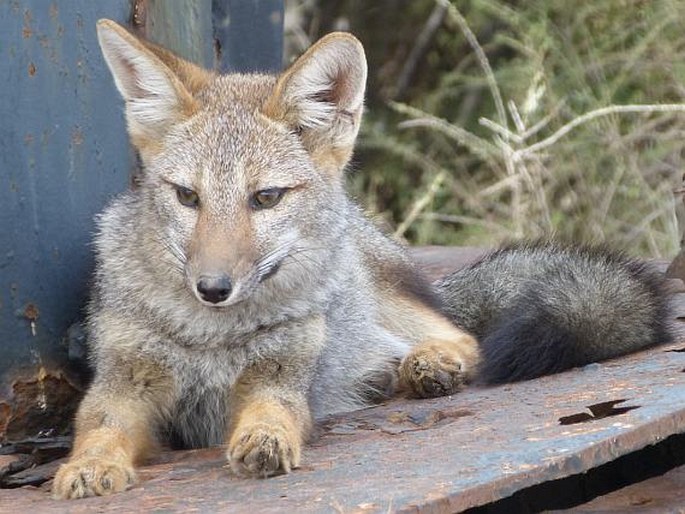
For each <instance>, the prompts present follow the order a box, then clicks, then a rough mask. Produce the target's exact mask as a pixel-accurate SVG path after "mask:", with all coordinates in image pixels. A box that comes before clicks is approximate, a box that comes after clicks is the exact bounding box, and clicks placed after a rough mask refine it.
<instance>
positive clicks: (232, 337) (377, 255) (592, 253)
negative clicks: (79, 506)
mask: <svg viewBox="0 0 685 514" xmlns="http://www.w3.org/2000/svg"><path fill="white" fill-rule="evenodd" d="M97 28H98V37H99V41H100V45H101V48H102V52H103V54H104V57H105V60H106V61H107V64H108V66H109V68H110V70H111V72H112V75H113V77H114V81H115V83H116V86H117V88H118V89H119V91H120V93H121V95H122V96H123V98H124V101H125V104H126V119H127V124H128V131H129V134H130V137H131V141H132V143H133V145H134V146H135V147H136V149H137V150H138V152H139V154H140V156H141V161H142V163H143V167H144V172H143V176H142V181H141V184H140V186H139V188H137V189H135V190H132V191H128V192H125V193H123V194H122V195H120V196H119V197H117V198H115V199H114V200H113V201H112V202H111V203H110V204H109V206H108V207H107V208H106V209H105V210H104V212H103V213H102V215H101V216H100V217H99V222H98V224H99V230H98V233H97V235H96V238H95V248H96V272H95V280H94V291H93V297H92V300H91V302H90V305H89V316H88V327H89V340H90V348H91V359H92V364H93V366H94V368H95V377H94V380H93V383H92V385H91V386H90V388H89V390H88V392H87V394H86V396H85V398H84V399H83V401H82V403H81V406H80V408H79V411H78V414H77V418H76V425H75V430H76V434H75V441H74V448H73V451H72V455H71V457H70V460H69V461H68V462H67V463H66V464H64V465H63V466H62V467H61V468H60V469H59V471H58V473H57V475H56V477H55V481H54V485H53V494H54V495H55V497H58V498H79V497H83V496H90V495H101V494H109V493H112V492H116V491H121V490H124V489H126V488H127V487H129V486H130V485H131V484H132V483H133V482H134V481H135V469H134V467H135V465H136V464H138V463H139V462H140V461H141V460H142V459H143V458H145V457H146V456H147V455H149V454H150V453H151V452H153V451H154V449H155V448H156V447H157V444H158V441H160V440H161V439H163V438H166V437H168V438H169V440H171V441H172V442H173V443H174V444H176V445H179V446H184V447H199V446H208V445H220V444H225V445H226V454H227V458H228V461H229V463H230V466H231V468H232V470H233V471H234V472H235V473H240V474H246V475H251V476H262V477H264V476H269V475H273V474H276V473H281V472H288V471H290V470H291V469H292V468H295V467H297V466H298V465H299V463H300V455H301V449H302V445H303V444H304V442H305V441H306V440H307V437H308V435H309V433H310V430H311V427H312V424H313V423H314V422H315V421H316V420H317V419H318V418H320V417H322V416H325V415H327V414H330V413H333V412H339V411H345V410H350V409H355V408H358V407H361V406H364V405H367V404H369V403H370V402H373V401H377V400H379V399H383V398H387V397H388V396H390V395H392V394H394V393H395V391H397V390H402V389H403V390H408V391H409V392H412V393H413V394H415V395H417V396H423V397H427V396H438V395H444V394H451V393H454V392H456V391H458V390H459V389H460V388H461V387H462V385H463V384H465V383H467V382H470V381H474V380H475V381H479V380H480V381H486V382H498V381H504V380H517V379H523V378H530V377H533V376H537V375H539V374H542V373H550V372H555V371H560V370H562V369H565V368H568V367H571V366H578V365H581V364H584V363H587V362H591V361H594V360H597V359H605V358H609V357H612V356H615V355H619V354H622V353H626V352H630V351H635V350H637V349H639V348H642V347H645V346H649V345H652V344H655V343H658V342H666V341H667V340H668V339H669V333H668V330H667V328H666V326H665V325H664V323H663V320H664V319H665V317H664V312H665V309H666V300H665V293H664V287H663V280H662V278H661V277H660V275H659V274H658V273H656V272H655V271H653V270H651V269H649V268H648V267H646V266H643V265H642V264H639V263H637V262H636V261H632V260H630V259H628V258H625V257H621V256H616V255H615V254H612V253H609V252H605V251H600V250H589V249H578V248H573V247H560V246H557V245H554V244H547V243H540V244H536V245H530V246H518V247H510V248H507V249H503V250H499V251H497V252H495V253H493V254H491V255H490V256H488V257H485V258H484V259H483V260H482V261H480V262H479V263H477V264H474V265H473V266H470V267H468V268H466V269H464V270H462V271H459V272H457V273H455V274H453V275H451V276H449V277H447V278H446V279H445V280H443V281H441V282H440V283H439V284H437V285H436V286H434V285H432V284H430V283H429V282H427V281H426V279H425V278H424V277H423V276H422V274H421V273H420V272H419V271H418V270H417V268H416V267H415V266H414V264H413V263H412V262H411V260H410V259H409V258H408V257H407V254H406V253H405V250H404V249H403V248H402V247H401V246H399V245H398V244H396V243H394V242H393V241H391V240H390V239H389V238H388V237H387V236H385V235H383V234H382V233H381V232H380V231H379V230H377V229H376V228H375V227H374V226H373V225H372V224H371V223H370V222H369V221H368V220H367V219H366V218H365V217H364V215H363V214H362V212H361V211H360V209H359V208H358V207H357V206H356V205H355V204H354V203H353V202H352V201H351V200H350V199H349V197H348V196H347V195H346V192H345V184H344V174H343V170H344V168H345V166H346V164H347V162H348V160H349V159H350V156H351V153H352V149H353V145H354V141H355V138H356V135H357V132H358V129H359V124H360V120H361V115H362V108H363V98H364V89H365V81H366V61H365V57H364V51H363V48H362V46H361V44H360V43H359V42H358V41H357V40H356V39H355V38H354V37H353V36H351V35H350V34H343V33H334V34H330V35H328V36H326V37H324V38H323V39H321V40H320V41H319V42H318V43H316V44H315V45H314V46H313V47H311V48H310V49H309V50H308V51H307V52H306V53H305V54H304V55H303V56H302V57H300V58H299V59H298V60H297V61H296V62H295V63H294V64H293V65H292V66H291V67H290V68H288V69H287V70H286V71H285V72H284V73H283V74H281V75H280V76H270V75H259V74H254V75H238V74H233V75H225V76H219V75H216V74H214V73H212V72H210V71H206V70H202V69H200V68H198V67H197V66H195V65H193V64H191V63H189V62H186V61H184V60H182V59H180V58H178V57H176V56H175V55H173V54H172V53H171V52H169V51H168V50H165V49H163V48H160V47H158V46H156V45H154V44H152V43H149V42H146V41H142V40H140V39H138V38H136V37H134V36H133V35H131V34H129V33H128V32H127V31H126V30H125V29H123V28H122V27H120V26H118V25H117V24H116V23H114V22H112V21H109V20H102V21H100V22H99V23H98V27H97ZM474 336H475V337H474ZM477 338H478V339H480V341H481V343H480V344H479V343H478V341H477Z"/></svg>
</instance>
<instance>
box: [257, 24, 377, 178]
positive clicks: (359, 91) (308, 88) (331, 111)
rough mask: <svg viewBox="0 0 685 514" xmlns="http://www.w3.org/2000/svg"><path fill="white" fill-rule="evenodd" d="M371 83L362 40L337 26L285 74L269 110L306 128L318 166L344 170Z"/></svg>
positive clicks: (298, 127)
mask: <svg viewBox="0 0 685 514" xmlns="http://www.w3.org/2000/svg"><path fill="white" fill-rule="evenodd" d="M365 87H366V57H365V56H364V48H363V47H362V44H361V43H360V42H359V40H358V39H357V38H355V37H354V36H353V35H352V34H348V33H344V32H334V33H332V34H328V35H327V36H325V37H323V38H322V39H320V40H319V41H318V42H317V43H316V44H315V45H313V46H312V47H311V48H310V49H309V50H307V52H305V54H304V55H302V56H301V57H300V58H299V59H298V60H297V61H295V63H294V64H293V65H292V66H291V67H290V68H289V69H288V70H286V71H285V72H284V73H283V75H281V77H280V78H279V79H278V82H277V83H276V87H275V90H274V93H273V94H272V96H271V97H270V98H269V100H268V101H267V103H266V104H265V107H264V114H266V115H267V116H269V117H270V118H272V119H275V120H278V121H283V122H285V123H287V124H288V125H289V126H291V127H292V128H293V129H294V130H297V131H298V132H300V133H301V137H302V141H303V143H304V146H305V148H306V149H307V150H308V151H309V153H310V155H311V157H312V160H313V161H314V163H315V164H316V166H317V167H318V168H320V169H322V170H323V171H326V172H328V173H330V174H333V175H338V174H340V173H341V172H342V170H343V168H344V167H345V165H346V164H347V162H348V161H349V159H350V156H351V155H352V149H353V147H354V140H355V138H356V137H357V132H359V125H360V122H361V117H362V111H363V108H364V89H365Z"/></svg>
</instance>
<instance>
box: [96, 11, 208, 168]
mask: <svg viewBox="0 0 685 514" xmlns="http://www.w3.org/2000/svg"><path fill="white" fill-rule="evenodd" d="M97 33H98V40H99V42H100V48H101V49H102V54H103V55H104V57H105V61H106V62H107V65H108V66H109V69H110V71H111V72H112V75H113V77H114V82H115V84H116V86H117V89H118V90H119V92H120V93H121V96H123V97H124V100H125V101H126V122H127V124H128V132H129V135H130V137H131V142H132V143H133V145H134V146H135V147H136V148H138V150H139V151H140V152H141V154H145V153H146V152H147V150H150V149H152V148H153V147H154V146H155V145H157V144H159V142H160V140H161V138H162V137H163V136H164V135H165V134H166V132H167V131H168V130H169V128H170V127H171V126H173V125H174V124H176V123H178V122H180V121H182V120H183V119H184V118H185V117H187V116H189V115H190V114H192V113H193V112H194V111H195V109H196V102H195V100H194V99H193V97H192V94H191V91H192V89H194V87H195V86H196V85H197V83H199V79H198V78H196V76H197V77H199V76H200V75H199V73H202V70H200V69H199V68H197V67H196V66H194V65H192V64H190V63H188V62H186V61H183V60H182V59H180V58H178V57H176V56H175V55H173V54H172V53H171V52H169V51H167V50H164V49H162V48H161V47H157V46H156V45H153V44H151V43H147V42H143V41H141V40H139V39H138V38H136V37H135V36H133V35H132V34H131V33H129V32H128V31H127V30H126V29H124V28H123V27H121V26H120V25H118V24H116V23H115V22H113V21H111V20H100V21H98V24H97ZM173 67H176V68H177V69H176V70H174V69H173ZM195 69H196V70H200V71H199V73H193V72H194V71H195ZM184 79H185V81H186V82H188V83H190V84H191V86H192V87H191V88H187V87H186V86H185V85H184V83H183V82H184ZM189 79H194V82H193V81H192V80H189ZM189 89H190V90H189ZM144 157H145V156H144V155H143V158H144Z"/></svg>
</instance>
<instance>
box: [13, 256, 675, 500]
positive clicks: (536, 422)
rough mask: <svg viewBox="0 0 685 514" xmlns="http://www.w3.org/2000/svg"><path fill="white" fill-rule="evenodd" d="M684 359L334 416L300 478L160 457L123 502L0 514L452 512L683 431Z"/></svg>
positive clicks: (34, 491) (663, 357) (218, 460)
mask: <svg viewBox="0 0 685 514" xmlns="http://www.w3.org/2000/svg"><path fill="white" fill-rule="evenodd" d="M419 253H420V255H418V256H417V258H418V259H419V260H420V261H421V262H422V265H423V266H424V267H426V269H428V270H429V271H430V270H431V269H433V272H431V274H433V275H435V274H437V275H439V274H442V273H443V272H444V271H445V268H448V267H451V266H452V265H451V264H448V261H449V262H450V263H453V262H457V261H461V262H464V261H467V260H472V259H473V258H474V257H475V256H476V254H477V251H476V252H475V253H474V252H472V253H469V254H468V255H467V254H466V253H464V252H460V251H459V250H456V249H451V250H431V249H428V250H421V251H420V252H419ZM431 266H433V268H431ZM436 270H437V271H436ZM683 296H685V295H683V294H682V293H679V294H677V295H676V298H675V301H674V304H675V306H676V307H677V310H676V312H675V313H674V316H678V315H682V314H683V313H685V299H684V298H683ZM683 346H684V344H683V343H682V342H681V343H679V344H675V345H672V346H670V347H660V348H655V349H652V350H650V351H646V352H641V353H638V354H635V355H632V356H629V357H626V358H623V359H617V360H614V361H611V362H607V363H602V364H593V365H590V366H586V367H584V368H581V369H576V370H572V371H570V372H566V373H561V374H559V375H556V376H553V377H545V378H542V379H538V380H532V381H528V382H523V383H518V384H511V385H505V386H500V387H490V388H476V387H472V388H469V389H467V390H465V391H464V392H462V393H460V394H458V395H455V396H452V397H446V398H439V399H435V400H410V399H397V400H394V401H392V402H389V403H387V404H385V405H382V406H379V407H375V408H371V409H366V410H363V411H359V412H354V413H350V414H346V415H341V416H336V417H333V418H331V419H329V420H327V421H326V422H324V423H323V424H322V426H321V430H320V437H319V438H318V439H317V440H316V441H315V442H313V443H312V444H311V445H310V446H309V447H308V448H307V451H306V452H305V457H304V461H303V465H302V468H301V469H298V470H296V471H295V472H293V473H291V474H290V475H287V476H280V477H275V478H270V479H266V480H256V479H243V478H238V477H235V476H232V475H231V473H230V471H229V470H228V469H226V467H225V463H224V458H223V451H222V450H221V449H219V448H214V449H207V450H198V451H189V452H167V453H165V454H164V455H162V456H161V457H160V458H159V459H158V460H157V461H155V462H153V463H151V464H150V465H148V466H146V467H144V468H143V469H142V470H141V472H140V477H141V482H140V484H139V485H137V486H136V487H134V488H133V489H132V490H130V491H128V492H126V493H123V494H120V495H115V496H112V497H105V498H89V499H85V500H79V501H76V502H57V501H53V500H51V499H50V497H49V493H48V492H47V490H48V487H49V482H48V483H46V484H45V485H44V486H43V487H41V488H33V487H24V488H20V489H9V490H1V491H0V512H30V511H35V512H72V513H79V512H83V513H86V512H141V511H153V510H157V509H161V510H164V511H165V512H188V511H191V510H193V509H197V510H198V511H201V512H221V511H230V512H388V511H393V512H394V511H399V512H457V511H460V510H463V509H466V508H469V507H474V506H479V505H485V504H488V503H491V502H493V501H496V500H498V499H501V498H505V497H508V496H510V495H511V494H513V493H514V492H516V491H518V490H521V489H524V488H526V487H530V486H533V485H535V484H539V483H543V482H546V481H549V480H554V479H558V478H562V477H566V476H569V475H573V474H577V473H581V472H583V471H586V470H588V469H590V468H593V467H596V466H599V465H601V464H604V463H606V462H609V461H612V460H614V459H616V458H617V457H619V456H622V455H625V454H628V453H631V452H634V451H636V450H639V449H641V448H643V447H645V446H647V445H651V444H655V443H658V442H659V441H662V440H663V439H665V438H666V437H668V436H670V435H672V434H677V433H681V432H684V431H685V375H684V374H683V371H685V352H683V351H675V350H682V349H683ZM619 400H623V401H622V402H621V403H618V404H616V405H615V409H619V408H621V407H635V408H633V409H631V410H627V411H626V412H623V413H621V414H616V415H612V413H613V412H615V411H614V409H612V407H611V406H610V405H608V404H607V402H616V401H619ZM597 404H604V406H603V407H601V408H594V412H595V415H594V417H592V416H590V418H592V419H588V420H586V421H584V422H579V423H573V424H561V422H560V420H562V419H566V420H567V421H572V420H574V419H580V418H583V417H584V418H588V416H577V415H578V414H582V413H589V412H590V411H589V410H588V407H589V406H593V405H597ZM597 413H599V415H598V414H597ZM602 416H604V417H602ZM55 466H56V464H55V463H53V464H52V465H49V466H47V467H46V468H45V471H44V472H45V473H46V474H48V475H50V474H51V473H53V472H54V467H55ZM33 472H34V473H40V472H41V470H40V469H39V470H33ZM8 509H9V510H8Z"/></svg>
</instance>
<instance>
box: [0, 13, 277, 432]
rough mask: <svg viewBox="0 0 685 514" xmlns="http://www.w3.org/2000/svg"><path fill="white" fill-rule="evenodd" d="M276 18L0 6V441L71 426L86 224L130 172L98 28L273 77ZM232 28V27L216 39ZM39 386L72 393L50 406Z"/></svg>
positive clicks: (89, 230) (87, 256) (86, 265)
mask: <svg viewBox="0 0 685 514" xmlns="http://www.w3.org/2000/svg"><path fill="white" fill-rule="evenodd" d="M215 9H216V10H218V11H220V12H221V13H222V14H221V16H218V17H217V16H216V15H215V14H214V10H215ZM227 9H228V10H227ZM233 10H235V13H234V12H233ZM134 13H135V15H134ZM227 13H230V14H231V15H234V16H233V17H230V16H228V14H227ZM282 14H283V3H282V0H250V1H248V0H244V1H243V2H229V1H228V0H174V1H167V0H138V1H135V2H133V1H132V0H108V1H107V2H93V1H91V0H73V1H70V2H57V1H49V0H0V90H1V91H2V94H1V95H0V191H2V192H3V193H4V196H3V199H4V201H3V202H2V204H1V205H2V208H0V441H1V440H2V439H3V438H4V437H5V436H6V435H7V434H9V433H10V430H9V429H8V426H9V424H10V423H13V432H12V433H14V434H21V433H22V430H23V429H24V428H26V427H29V426H32V427H42V426H45V425H52V424H53V422H52V421H46V420H48V419H51V420H56V421H55V422H54V423H55V425H57V424H59V426H61V427H62V428H63V425H64V422H65V420H67V419H68V418H70V416H71V415H70V414H64V412H67V411H68V409H67V411H61V410H60V408H61V407H62V403H64V402H65V399H64V396H65V395H66V396H71V393H70V391H72V390H73V386H72V384H71V383H70V382H69V380H67V379H65V380H64V382H62V381H61V380H62V378H61V377H62V372H63V371H65V370H66V369H68V366H67V365H68V362H69V361H68V355H69V350H71V348H69V344H68V337H67V333H68V332H67V329H68V328H69V327H70V326H72V324H74V323H75V322H76V321H78V320H79V319H80V318H81V317H82V314H83V311H82V308H83V306H84V304H85V299H86V292H87V286H88V282H89V280H90V276H91V272H92V264H93V262H92V261H93V258H92V252H91V250H90V241H91V240H92V235H93V230H94V216H95V215H96V214H97V213H98V212H99V211H100V210H101V209H102V207H103V206H104V204H105V203H106V202H107V200H108V198H110V197H111V196H113V195H114V194H116V193H118V192H120V191H122V190H124V189H125V188H126V186H127V183H128V181H129V176H130V175H131V171H133V170H134V168H135V156H134V153H133V151H132V150H131V148H130V146H129V143H128V139H127V136H126V130H125V123H124V116H123V103H122V101H121V98H120V96H119V94H118V92H117V91H116V89H115V87H114V83H113V81H112V78H111V76H110V74H109V71H108V70H107V67H106V65H105V62H104V60H103V58H102V56H101V54H100V50H99V47H98V44H97V37H96V32H95V25H96V21H97V20H98V19H99V18H103V17H106V18H111V19H114V20H116V21H118V22H119V23H121V24H123V25H125V26H127V25H129V21H133V22H135V24H136V28H137V29H138V32H139V33H141V34H144V35H147V36H148V37H149V38H150V39H152V40H153V41H157V42H158V43H161V44H163V45H165V46H168V47H169V48H171V49H172V50H174V51H176V52H178V53H180V54H181V55H182V56H184V57H186V58H188V59H190V60H192V61H195V62H198V63H199V64H201V65H203V66H206V67H209V68H212V67H218V68H222V67H223V68H225V66H221V65H220V64H221V63H222V62H227V60H231V62H232V69H246V68H247V67H249V66H248V63H249V62H250V59H251V58H252V57H251V56H253V55H254V56H255V62H256V63H257V64H255V69H260V70H277V69H279V68H280V56H281V51H282V45H281V41H282V34H281V32H282V18H283V16H282ZM251 16H252V17H256V18H254V19H248V18H250V17H251ZM246 17H247V18H246ZM228 19H232V20H234V21H238V22H239V23H233V24H232V25H230V27H229V26H228V25H223V26H222V27H221V28H220V29H217V28H216V27H215V25H214V24H215V23H216V22H217V20H223V22H226V20H228ZM229 28H230V30H229ZM274 30H276V31H277V34H275V35H270V36H269V37H267V35H268V34H267V32H269V31H274ZM255 36H257V39H255ZM226 38H228V39H230V41H231V42H230V43H226V42H225V39H226ZM228 39H226V40H228ZM220 48H231V49H232V50H231V53H222V52H219V51H218V50H219V49H220ZM265 56H266V59H267V60H266V61H265ZM268 59H271V64H268ZM265 63H267V64H265ZM74 333H75V334H76V335H79V332H78V331H75V332H74ZM72 339H74V340H76V339H77V338H76V337H74V338H72ZM76 349H79V348H78V347H77V348H76ZM48 375H50V376H51V379H54V380H57V382H56V383H58V384H62V385H64V391H67V393H64V394H62V395H61V396H60V395H53V396H52V397H47V396H46V395H45V394H44V393H45V391H44V390H43V389H41V388H44V387H46V385H45V384H46V383H47V382H46V381H45V379H46V377H47V376H48ZM17 384H24V385H26V384H29V387H28V389H26V388H25V387H24V386H21V387H24V388H23V389H21V388H20V389H21V394H20V393H19V392H18V389H17V387H18V386H17ZM30 384H34V385H35V384H37V386H38V387H37V388H35V387H33V386H31V385H30ZM51 387H52V389H56V387H57V386H51ZM60 390H61V389H60ZM29 411H30V412H29ZM34 411H35V412H34ZM69 412H70V411H69ZM17 413H20V414H17ZM19 415H20V416H23V417H22V418H17V416H19ZM50 416H52V417H50ZM29 419H32V420H33V421H29ZM60 429H61V428H60Z"/></svg>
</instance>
